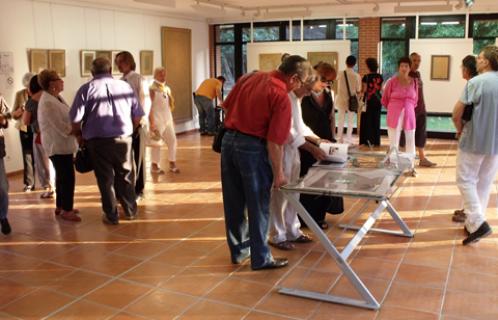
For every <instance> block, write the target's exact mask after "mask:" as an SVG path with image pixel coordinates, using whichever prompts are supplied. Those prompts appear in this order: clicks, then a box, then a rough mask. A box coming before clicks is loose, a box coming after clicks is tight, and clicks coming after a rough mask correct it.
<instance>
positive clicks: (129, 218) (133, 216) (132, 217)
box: [125, 213, 138, 220]
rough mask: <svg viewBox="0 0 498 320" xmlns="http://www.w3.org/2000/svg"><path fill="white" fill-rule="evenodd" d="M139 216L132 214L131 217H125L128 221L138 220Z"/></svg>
mask: <svg viewBox="0 0 498 320" xmlns="http://www.w3.org/2000/svg"><path fill="white" fill-rule="evenodd" d="M137 218H138V214H136V213H135V214H130V215H125V219H126V220H137Z"/></svg>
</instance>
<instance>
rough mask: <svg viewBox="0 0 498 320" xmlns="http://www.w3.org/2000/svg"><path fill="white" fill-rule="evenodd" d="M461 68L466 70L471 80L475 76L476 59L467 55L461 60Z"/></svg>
mask: <svg viewBox="0 0 498 320" xmlns="http://www.w3.org/2000/svg"><path fill="white" fill-rule="evenodd" d="M462 67H463V68H465V69H467V72H468V73H469V75H470V77H471V78H473V77H475V76H477V59H476V57H474V56H473V55H471V54H469V55H468V56H466V57H465V58H463V60H462Z"/></svg>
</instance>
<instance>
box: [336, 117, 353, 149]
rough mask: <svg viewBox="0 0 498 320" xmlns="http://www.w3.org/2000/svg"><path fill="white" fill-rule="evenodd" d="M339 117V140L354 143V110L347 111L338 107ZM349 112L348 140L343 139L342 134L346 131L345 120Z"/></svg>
mask: <svg viewBox="0 0 498 320" xmlns="http://www.w3.org/2000/svg"><path fill="white" fill-rule="evenodd" d="M337 110H338V114H339V119H337V141H339V142H340V143H343V142H345V143H353V124H354V114H355V113H354V112H351V111H346V110H343V109H341V108H338V109H337ZM346 113H347V114H348V128H347V130H346V140H343V138H342V135H343V132H344V120H345V117H346Z"/></svg>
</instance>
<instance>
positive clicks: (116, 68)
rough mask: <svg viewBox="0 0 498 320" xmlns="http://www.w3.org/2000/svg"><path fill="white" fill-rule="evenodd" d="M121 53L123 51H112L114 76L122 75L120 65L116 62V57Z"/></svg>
mask: <svg viewBox="0 0 498 320" xmlns="http://www.w3.org/2000/svg"><path fill="white" fill-rule="evenodd" d="M120 52H121V50H113V51H111V63H112V74H114V75H118V74H121V72H119V69H118V65H117V64H116V61H115V60H116V55H117V54H118V53H120Z"/></svg>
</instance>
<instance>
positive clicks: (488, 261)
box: [451, 246, 498, 275]
mask: <svg viewBox="0 0 498 320" xmlns="http://www.w3.org/2000/svg"><path fill="white" fill-rule="evenodd" d="M469 247H470V246H469ZM473 249H474V250H475V248H473ZM474 250H472V251H470V250H469V251H468V253H464V252H463V251H458V250H455V255H454V257H453V263H452V265H451V267H452V268H453V269H461V270H472V271H473V272H479V273H489V274H493V275H496V274H498V258H497V257H496V256H495V255H487V256H486V255H476V254H474ZM495 254H496V253H495Z"/></svg>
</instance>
